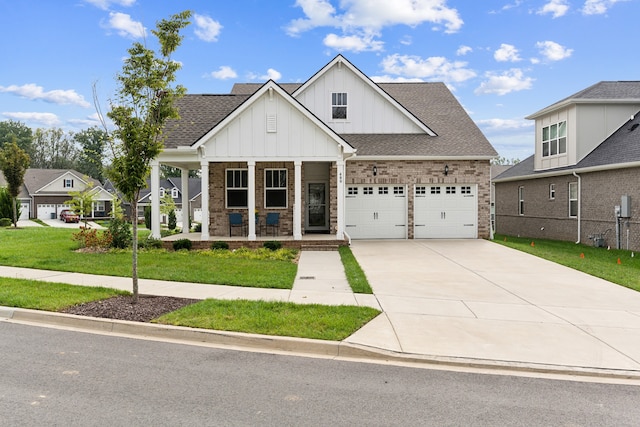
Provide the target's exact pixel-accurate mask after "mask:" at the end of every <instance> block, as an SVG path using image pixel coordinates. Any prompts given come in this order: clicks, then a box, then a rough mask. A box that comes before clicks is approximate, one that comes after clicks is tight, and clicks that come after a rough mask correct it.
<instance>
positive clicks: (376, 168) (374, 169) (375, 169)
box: [373, 166, 378, 176]
mask: <svg viewBox="0 0 640 427" xmlns="http://www.w3.org/2000/svg"><path fill="white" fill-rule="evenodd" d="M376 175H378V167H377V166H374V167H373V176H376Z"/></svg>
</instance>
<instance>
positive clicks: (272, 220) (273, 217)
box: [265, 212, 280, 236]
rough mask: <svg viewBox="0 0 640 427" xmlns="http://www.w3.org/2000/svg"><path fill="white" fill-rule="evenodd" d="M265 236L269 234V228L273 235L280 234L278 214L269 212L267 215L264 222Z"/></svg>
mask: <svg viewBox="0 0 640 427" xmlns="http://www.w3.org/2000/svg"><path fill="white" fill-rule="evenodd" d="M265 227H266V230H265V234H268V233H269V227H271V228H272V229H273V235H274V236H275V235H276V231H277V232H278V234H280V213H279V212H269V213H268V214H267V219H266V221H265Z"/></svg>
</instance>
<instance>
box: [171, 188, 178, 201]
mask: <svg viewBox="0 0 640 427" xmlns="http://www.w3.org/2000/svg"><path fill="white" fill-rule="evenodd" d="M171 198H172V199H177V198H178V189H177V188H176V187H173V188H172V189H171Z"/></svg>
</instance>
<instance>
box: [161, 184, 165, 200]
mask: <svg viewBox="0 0 640 427" xmlns="http://www.w3.org/2000/svg"><path fill="white" fill-rule="evenodd" d="M164 194H165V193H164V187H160V198H161V199H163V198H164Z"/></svg>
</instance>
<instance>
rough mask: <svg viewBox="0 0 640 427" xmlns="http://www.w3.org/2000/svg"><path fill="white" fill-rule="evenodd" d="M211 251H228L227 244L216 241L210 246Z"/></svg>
mask: <svg viewBox="0 0 640 427" xmlns="http://www.w3.org/2000/svg"><path fill="white" fill-rule="evenodd" d="M211 249H212V250H214V251H215V250H229V244H228V243H227V242H223V241H220V240H218V241H217V242H213V243H212V244H211Z"/></svg>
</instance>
